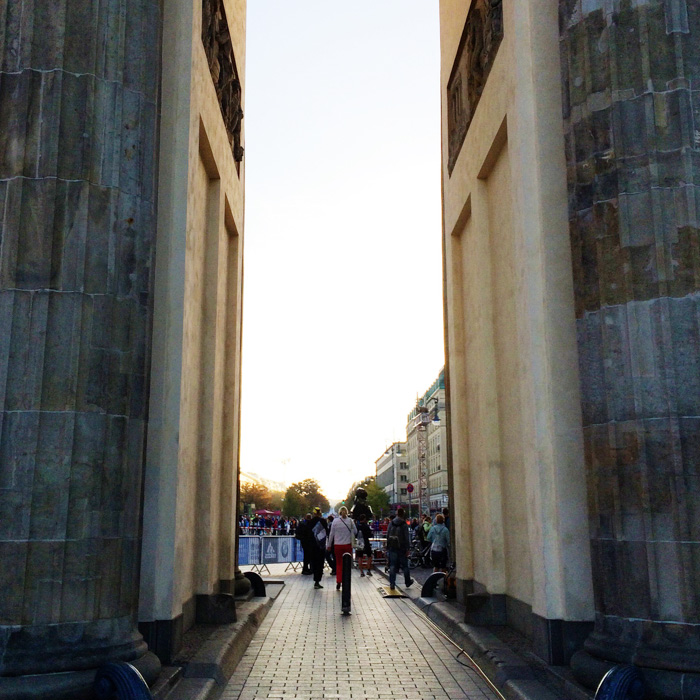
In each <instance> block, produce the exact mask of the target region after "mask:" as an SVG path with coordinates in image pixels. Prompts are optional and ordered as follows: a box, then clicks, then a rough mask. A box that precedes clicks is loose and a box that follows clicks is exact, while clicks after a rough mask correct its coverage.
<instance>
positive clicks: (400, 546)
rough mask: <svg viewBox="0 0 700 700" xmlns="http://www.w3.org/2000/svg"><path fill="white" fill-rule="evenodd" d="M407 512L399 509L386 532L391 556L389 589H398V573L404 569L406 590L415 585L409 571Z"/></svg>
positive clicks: (388, 551)
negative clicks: (405, 517)
mask: <svg viewBox="0 0 700 700" xmlns="http://www.w3.org/2000/svg"><path fill="white" fill-rule="evenodd" d="M404 516H405V511H404V509H403V508H399V509H398V511H397V512H396V517H395V518H394V519H393V520H392V521H391V523H390V524H389V527H388V528H387V531H386V549H387V554H388V556H389V588H390V589H391V590H392V591H393V590H394V589H395V588H396V573H397V572H398V570H399V568H401V569H403V575H404V582H405V584H406V588H408V587H409V586H411V585H412V584H413V579H412V578H411V573H410V571H409V569H408V550H409V547H410V541H409V537H408V525H407V524H406V520H405V519H404Z"/></svg>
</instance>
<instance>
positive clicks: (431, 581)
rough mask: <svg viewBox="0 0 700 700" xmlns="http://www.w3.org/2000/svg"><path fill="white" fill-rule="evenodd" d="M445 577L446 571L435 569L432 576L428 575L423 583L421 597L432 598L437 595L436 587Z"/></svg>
mask: <svg viewBox="0 0 700 700" xmlns="http://www.w3.org/2000/svg"><path fill="white" fill-rule="evenodd" d="M444 578H445V572H444V571H433V573H432V574H430V576H428V578H427V580H426V582H425V583H424V584H423V588H422V589H421V592H420V594H421V597H422V598H431V597H432V596H434V595H435V589H436V588H437V585H438V583H439V582H440V581H441V580H443V579H444Z"/></svg>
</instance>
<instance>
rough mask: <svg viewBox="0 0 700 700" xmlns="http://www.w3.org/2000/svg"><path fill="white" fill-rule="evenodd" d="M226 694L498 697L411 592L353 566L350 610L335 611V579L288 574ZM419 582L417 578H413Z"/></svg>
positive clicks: (415, 699) (228, 697) (247, 697)
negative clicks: (385, 587) (388, 586)
mask: <svg viewBox="0 0 700 700" xmlns="http://www.w3.org/2000/svg"><path fill="white" fill-rule="evenodd" d="M275 578H283V579H284V581H285V583H286V585H285V587H284V590H283V591H282V593H281V594H280V596H279V598H278V599H277V600H276V601H275V603H274V605H273V607H272V609H271V610H270V612H269V614H268V616H267V617H266V618H265V620H264V622H263V624H262V626H261V627H260V629H259V630H258V632H257V634H256V636H255V638H254V639H253V641H252V643H251V644H250V646H249V648H248V650H247V652H246V653H245V655H244V657H243V659H242V660H241V662H240V664H239V666H238V668H237V669H236V672H235V673H234V674H233V676H232V677H231V679H230V681H229V683H228V685H227V687H226V689H225V690H224V693H223V695H222V698H223V700H255V699H256V698H266V699H267V698H307V699H309V700H310V699H312V698H318V699H319V700H321V698H341V699H348V700H349V699H351V698H406V700H419V699H420V700H428V699H429V700H433V699H437V698H441V699H445V700H447V699H448V698H449V699H457V698H469V699H470V700H486V699H487V698H488V699H493V700H497V697H498V696H497V695H496V694H495V693H494V692H493V691H492V690H491V689H490V688H489V687H488V686H487V685H486V683H485V682H484V681H483V680H482V679H481V678H480V677H479V676H478V674H477V673H476V672H475V671H474V670H472V669H471V668H470V667H469V666H467V665H466V664H467V661H466V659H465V657H464V655H461V656H460V657H459V660H457V659H456V657H457V655H458V653H459V652H458V649H457V648H455V647H454V646H452V645H451V644H449V643H448V642H447V641H446V640H445V639H444V638H443V637H441V636H440V635H438V634H437V633H436V632H434V631H433V629H432V628H431V627H430V626H429V625H428V624H427V623H426V622H425V621H424V619H423V618H422V617H420V616H419V614H418V612H417V611H416V609H415V607H414V606H413V604H412V603H411V602H410V601H409V600H408V599H393V600H385V599H384V598H383V597H382V596H381V595H380V593H379V592H378V587H379V586H380V585H381V584H382V583H386V579H384V578H383V577H381V576H379V575H377V574H375V576H373V577H372V578H360V577H359V574H358V572H357V571H353V580H352V583H353V590H352V603H353V607H352V615H350V616H343V615H341V613H340V597H341V594H340V592H339V591H336V590H335V578H334V577H331V576H327V575H324V577H323V581H322V584H323V586H324V588H323V589H321V590H314V588H313V581H312V580H311V577H309V576H301V575H299V574H290V575H286V576H275ZM416 585H417V584H416Z"/></svg>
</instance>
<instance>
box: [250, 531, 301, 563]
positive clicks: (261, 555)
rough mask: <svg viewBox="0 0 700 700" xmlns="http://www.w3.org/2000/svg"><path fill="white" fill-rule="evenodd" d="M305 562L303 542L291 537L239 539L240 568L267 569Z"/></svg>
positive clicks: (267, 536) (265, 536)
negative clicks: (272, 566)
mask: <svg viewBox="0 0 700 700" xmlns="http://www.w3.org/2000/svg"><path fill="white" fill-rule="evenodd" d="M302 561H304V551H303V549H302V547H301V542H299V540H297V539H295V538H294V537H290V536H284V535H282V536H279V535H241V536H240V537H239V538H238V566H253V567H256V568H257V567H265V566H267V565H268V564H293V563H296V562H302Z"/></svg>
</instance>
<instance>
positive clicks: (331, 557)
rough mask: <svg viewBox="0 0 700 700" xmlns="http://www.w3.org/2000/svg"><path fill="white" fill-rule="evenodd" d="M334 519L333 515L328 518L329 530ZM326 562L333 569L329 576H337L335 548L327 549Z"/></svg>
mask: <svg viewBox="0 0 700 700" xmlns="http://www.w3.org/2000/svg"><path fill="white" fill-rule="evenodd" d="M334 520H335V518H334V517H333V516H332V515H329V516H328V519H327V520H326V522H327V523H328V532H330V530H331V526H332V525H333V521H334ZM326 563H327V564H328V566H329V567H330V569H331V571H330V574H329V576H335V556H334V555H333V550H331V549H326Z"/></svg>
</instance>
